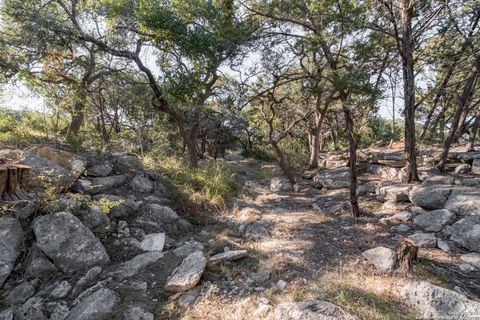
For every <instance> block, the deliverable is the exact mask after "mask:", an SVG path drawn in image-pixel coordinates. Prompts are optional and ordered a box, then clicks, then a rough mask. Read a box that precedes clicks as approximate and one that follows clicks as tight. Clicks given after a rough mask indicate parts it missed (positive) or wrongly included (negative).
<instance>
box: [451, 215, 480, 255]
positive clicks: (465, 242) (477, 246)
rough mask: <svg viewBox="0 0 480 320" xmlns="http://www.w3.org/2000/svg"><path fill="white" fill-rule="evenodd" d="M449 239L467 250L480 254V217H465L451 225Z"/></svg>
mask: <svg viewBox="0 0 480 320" xmlns="http://www.w3.org/2000/svg"><path fill="white" fill-rule="evenodd" d="M450 239H451V240H452V241H454V242H456V243H458V244H460V245H461V246H463V247H465V248H467V249H469V250H472V251H475V252H479V253H480V216H467V217H465V218H463V219H461V220H458V221H457V222H455V223H454V224H452V236H451V237H450Z"/></svg>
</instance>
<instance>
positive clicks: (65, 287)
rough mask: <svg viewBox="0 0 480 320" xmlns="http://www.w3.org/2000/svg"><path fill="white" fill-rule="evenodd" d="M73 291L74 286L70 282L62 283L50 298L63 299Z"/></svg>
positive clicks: (51, 293)
mask: <svg viewBox="0 0 480 320" xmlns="http://www.w3.org/2000/svg"><path fill="white" fill-rule="evenodd" d="M71 290H72V285H71V284H70V283H69V282H68V281H62V282H60V283H59V284H58V285H57V286H56V287H55V288H54V289H53V290H52V292H50V297H51V298H52V299H63V298H65V297H66V296H67V295H68V294H69V293H70V291H71Z"/></svg>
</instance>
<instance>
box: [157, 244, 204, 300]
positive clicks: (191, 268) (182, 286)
mask: <svg viewBox="0 0 480 320" xmlns="http://www.w3.org/2000/svg"><path fill="white" fill-rule="evenodd" d="M206 265H207V258H206V257H205V255H204V254H203V252H201V251H196V252H193V253H191V254H189V255H188V256H187V257H185V258H184V259H183V261H182V263H181V264H180V266H178V267H177V268H176V269H175V270H174V271H173V273H172V274H171V275H170V277H169V278H168V280H167V283H166V284H165V290H166V291H170V292H184V291H187V290H190V289H191V288H193V287H195V286H196V285H197V283H198V281H200V277H201V276H202V274H203V271H204V270H205V266H206Z"/></svg>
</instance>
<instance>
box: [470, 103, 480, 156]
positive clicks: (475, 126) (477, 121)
mask: <svg viewBox="0 0 480 320" xmlns="http://www.w3.org/2000/svg"><path fill="white" fill-rule="evenodd" d="M479 125H480V109H479V110H478V111H477V114H476V115H475V121H474V122H473V125H472V135H471V136H470V142H469V143H468V147H467V151H475V141H476V140H477V132H478V126H479Z"/></svg>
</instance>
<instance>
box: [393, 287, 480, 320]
mask: <svg viewBox="0 0 480 320" xmlns="http://www.w3.org/2000/svg"><path fill="white" fill-rule="evenodd" d="M400 293H401V296H402V298H403V299H404V301H405V304H406V305H408V306H410V307H412V308H414V309H415V310H416V311H417V313H418V314H419V317H420V318H421V319H435V320H436V319H438V320H440V319H472V320H473V319H477V318H478V316H479V315H480V303H479V302H477V301H473V300H469V299H468V298H467V297H465V296H464V295H462V294H459V293H457V292H455V291H452V290H448V289H445V288H442V287H438V286H435V285H433V284H431V283H429V282H426V281H421V282H416V281H412V282H410V283H408V284H407V285H406V286H404V287H403V288H402V289H401V292H400Z"/></svg>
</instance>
